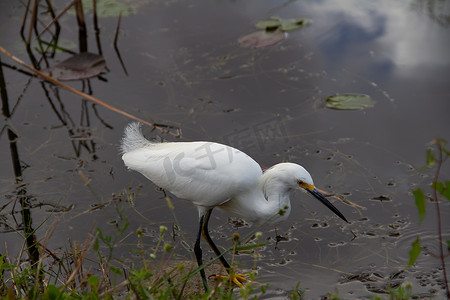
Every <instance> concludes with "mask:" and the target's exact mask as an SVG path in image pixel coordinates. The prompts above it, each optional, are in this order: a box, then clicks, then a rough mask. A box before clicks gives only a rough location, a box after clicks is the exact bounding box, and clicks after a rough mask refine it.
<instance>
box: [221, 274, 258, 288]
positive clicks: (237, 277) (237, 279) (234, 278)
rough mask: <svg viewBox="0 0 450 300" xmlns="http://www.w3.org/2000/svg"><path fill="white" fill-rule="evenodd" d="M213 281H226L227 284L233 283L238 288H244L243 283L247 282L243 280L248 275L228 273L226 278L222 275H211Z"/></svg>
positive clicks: (245, 279)
mask: <svg viewBox="0 0 450 300" xmlns="http://www.w3.org/2000/svg"><path fill="white" fill-rule="evenodd" d="M213 276H214V279H216V280H224V279H226V280H227V281H228V282H233V283H234V284H236V285H237V286H239V287H241V288H242V287H244V285H243V283H246V282H248V281H249V280H248V279H247V278H245V276H248V273H246V274H238V273H230V274H228V275H227V276H222V275H213Z"/></svg>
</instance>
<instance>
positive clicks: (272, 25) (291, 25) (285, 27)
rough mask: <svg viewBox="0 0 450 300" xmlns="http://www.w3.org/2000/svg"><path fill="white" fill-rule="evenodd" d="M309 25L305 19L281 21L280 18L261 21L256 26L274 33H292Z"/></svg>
mask: <svg viewBox="0 0 450 300" xmlns="http://www.w3.org/2000/svg"><path fill="white" fill-rule="evenodd" d="M308 24H309V20H308V19H303V18H296V19H281V18H278V17H271V18H270V19H268V20H261V21H258V22H256V24H255V26H256V27H257V28H259V29H264V30H266V31H273V30H277V29H279V30H282V31H290V30H297V29H300V28H302V27H304V26H306V25H308Z"/></svg>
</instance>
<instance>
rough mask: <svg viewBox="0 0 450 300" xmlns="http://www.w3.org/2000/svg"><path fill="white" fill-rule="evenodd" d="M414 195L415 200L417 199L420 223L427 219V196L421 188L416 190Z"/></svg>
mask: <svg viewBox="0 0 450 300" xmlns="http://www.w3.org/2000/svg"><path fill="white" fill-rule="evenodd" d="M413 195H414V198H415V199H416V207H417V211H418V212H419V218H420V222H422V220H423V218H424V217H425V212H426V202H425V195H424V194H423V192H422V189H421V188H418V189H416V190H414V191H413Z"/></svg>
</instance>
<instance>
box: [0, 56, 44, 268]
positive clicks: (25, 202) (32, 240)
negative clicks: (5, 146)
mask: <svg viewBox="0 0 450 300" xmlns="http://www.w3.org/2000/svg"><path fill="white" fill-rule="evenodd" d="M0 91H1V98H2V114H3V116H4V117H5V118H6V121H7V122H8V121H10V120H11V113H10V109H9V101H8V94H7V90H6V84H5V77H4V74H3V67H2V65H1V59H0ZM6 126H7V127H6V131H7V134H8V140H9V148H10V152H11V161H12V164H13V168H14V176H15V183H16V186H17V187H16V197H15V203H14V205H13V208H12V209H13V211H14V207H15V206H16V203H17V202H18V203H19V204H20V207H21V210H20V212H21V215H22V225H21V226H20V225H18V227H19V228H20V227H21V228H22V230H23V232H24V237H25V240H26V244H27V251H28V256H29V259H30V264H31V266H32V267H33V268H34V269H35V270H36V269H37V264H38V262H39V250H38V243H37V240H36V236H35V235H34V229H33V226H32V223H33V222H32V217H31V211H30V207H31V200H32V198H33V197H31V196H29V195H27V189H26V184H24V183H23V177H22V168H23V166H22V163H21V161H20V157H19V151H18V149H17V140H18V136H17V134H16V133H15V132H14V131H13V130H12V129H11V128H10V126H8V125H6ZM2 132H4V130H2ZM13 218H14V219H15V217H14V213H13Z"/></svg>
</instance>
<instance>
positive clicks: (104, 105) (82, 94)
mask: <svg viewBox="0 0 450 300" xmlns="http://www.w3.org/2000/svg"><path fill="white" fill-rule="evenodd" d="M0 52H3V53H4V54H5V55H6V56H8V57H9V58H11V59H12V60H14V61H15V62H16V63H18V64H20V65H21V66H23V67H25V68H27V69H28V70H30V71H32V72H34V73H36V74H37V75H39V76H41V77H42V78H44V79H45V80H47V81H50V82H52V83H54V84H56V85H59V86H60V87H63V88H65V89H66V90H68V91H70V92H72V93H74V94H77V95H79V96H81V97H83V98H85V99H87V100H90V101H92V102H95V103H97V104H100V105H102V106H103V107H106V108H107V109H109V110H112V111H114V112H116V113H118V114H121V115H123V116H125V117H127V118H130V119H133V120H136V121H138V122H141V123H143V124H146V125H148V126H150V127H153V128H154V129H157V130H159V131H161V132H163V133H167V134H170V135H172V136H174V137H176V138H180V139H184V138H183V137H181V136H180V134H178V133H175V132H172V131H170V130H167V129H165V128H163V127H161V126H157V125H155V124H153V123H150V122H148V121H145V120H143V119H141V118H138V117H135V116H133V115H132V114H129V113H127V112H125V111H123V110H120V109H118V108H116V107H114V106H112V105H109V104H107V103H105V102H103V101H101V100H98V99H96V98H94V97H92V96H90V95H88V94H86V93H83V92H80V91H78V90H76V89H74V88H73V87H71V86H69V85H67V84H65V83H62V82H61V81H59V80H56V79H55V78H52V77H50V76H47V75H45V74H44V73H42V72H41V71H39V70H36V69H35V68H33V67H32V66H30V65H28V64H26V63H25V62H24V61H22V60H21V59H19V58H17V57H15V56H14V55H12V54H11V53H9V52H8V51H6V49H5V48H3V47H2V46H0ZM184 140H186V139H184Z"/></svg>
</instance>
